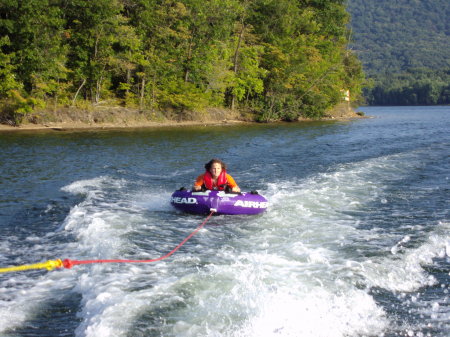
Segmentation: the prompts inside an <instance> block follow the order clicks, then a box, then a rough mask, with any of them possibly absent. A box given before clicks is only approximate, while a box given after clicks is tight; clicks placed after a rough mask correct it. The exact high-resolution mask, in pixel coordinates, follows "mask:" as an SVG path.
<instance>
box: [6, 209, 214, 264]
mask: <svg viewBox="0 0 450 337" xmlns="http://www.w3.org/2000/svg"><path fill="white" fill-rule="evenodd" d="M214 212H215V210H213V209H211V213H210V214H209V215H208V217H207V218H206V219H205V220H204V221H203V222H202V223H201V224H200V225H199V226H198V227H197V228H196V229H195V230H194V231H193V232H192V233H191V234H189V235H188V236H187V237H186V238H185V239H184V240H183V241H181V243H180V244H179V245H178V246H176V247H175V248H174V249H172V250H171V251H170V252H169V253H167V254H166V255H164V256H161V257H158V258H157V259H151V260H81V261H78V260H69V259H65V260H62V261H61V260H60V259H57V260H49V261H47V262H43V263H35V264H30V265H23V266H15V267H7V268H0V273H7V272H14V271H24V270H30V269H47V270H53V269H55V268H61V267H64V268H67V269H70V268H72V267H73V266H76V265H78V264H93V263H150V262H157V261H161V260H164V259H166V258H168V257H169V256H170V255H172V254H173V253H175V252H176V251H177V250H178V249H180V247H181V246H182V245H184V244H185V243H186V242H187V241H188V240H189V239H190V238H191V237H193V236H194V235H195V234H196V233H197V232H198V231H199V230H200V229H202V228H203V226H205V224H206V222H207V221H208V220H209V219H210V218H211V216H212V215H213V214H214Z"/></svg>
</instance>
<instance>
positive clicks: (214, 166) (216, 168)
mask: <svg viewBox="0 0 450 337" xmlns="http://www.w3.org/2000/svg"><path fill="white" fill-rule="evenodd" d="M205 169H206V171H208V172H209V173H211V175H212V176H213V177H214V178H217V177H218V176H219V175H220V173H222V171H226V169H227V165H225V163H224V162H223V161H221V160H220V159H211V160H210V161H209V162H207V163H206V164H205Z"/></svg>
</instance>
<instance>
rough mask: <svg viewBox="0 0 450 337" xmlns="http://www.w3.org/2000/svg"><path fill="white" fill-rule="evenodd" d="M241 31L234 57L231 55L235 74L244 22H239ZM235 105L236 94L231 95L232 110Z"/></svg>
mask: <svg viewBox="0 0 450 337" xmlns="http://www.w3.org/2000/svg"><path fill="white" fill-rule="evenodd" d="M241 24H242V25H241V31H240V33H239V38H238V44H237V46H236V50H235V51H234V57H233V71H234V74H237V72H238V58H239V49H240V48H241V43H242V38H243V37H244V31H245V25H244V23H241ZM235 105H236V95H235V94H232V95H231V110H234V108H235Z"/></svg>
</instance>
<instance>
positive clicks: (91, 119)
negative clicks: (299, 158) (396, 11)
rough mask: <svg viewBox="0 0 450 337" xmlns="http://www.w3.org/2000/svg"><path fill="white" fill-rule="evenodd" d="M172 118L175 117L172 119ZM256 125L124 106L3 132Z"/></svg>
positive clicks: (345, 110) (46, 116) (212, 113)
mask: <svg viewBox="0 0 450 337" xmlns="http://www.w3.org/2000/svg"><path fill="white" fill-rule="evenodd" d="M171 117H172V118H171ZM364 117H365V116H364V114H363V113H360V112H357V111H355V110H354V109H353V108H351V107H350V106H349V105H347V104H344V103H343V104H340V105H338V106H336V107H335V108H334V109H332V110H330V111H327V112H326V113H325V114H324V117H323V118H320V119H308V118H299V119H298V122H310V121H317V120H321V121H325V120H341V121H342V120H351V119H358V118H364ZM244 123H258V122H255V121H254V120H253V119H252V118H251V116H249V115H245V114H243V113H242V112H232V111H230V110H226V109H209V110H208V111H206V112H203V113H186V114H183V115H182V118H180V116H176V118H175V116H171V114H170V113H168V114H167V113H166V114H165V115H162V114H160V113H159V114H158V113H149V112H140V111H138V110H134V109H127V108H123V107H104V108H102V107H96V108H95V109H89V110H85V109H77V108H64V109H59V110H57V111H42V112H40V113H37V114H36V115H35V116H34V117H33V119H31V120H27V121H25V122H23V123H22V124H21V125H20V126H11V125H5V124H0V132H2V131H42V130H49V131H52V130H53V131H83V130H84V131H91V130H102V129H105V130H110V129H111V130H113V129H137V128H156V127H182V126H200V125H204V126H207V125H211V126H212V125H236V124H244Z"/></svg>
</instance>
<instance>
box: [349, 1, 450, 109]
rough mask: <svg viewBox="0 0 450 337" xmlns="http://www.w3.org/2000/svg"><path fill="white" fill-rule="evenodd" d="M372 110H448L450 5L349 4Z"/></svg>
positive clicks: (353, 36) (449, 2)
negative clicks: (408, 107) (395, 107)
mask: <svg viewBox="0 0 450 337" xmlns="http://www.w3.org/2000/svg"><path fill="white" fill-rule="evenodd" d="M348 10H349V12H350V13H351V16H352V20H351V27H352V39H353V45H352V48H353V49H354V50H355V51H356V53H357V55H358V56H359V58H360V59H361V60H362V62H363V64H364V69H365V71H366V74H367V76H368V77H370V78H372V79H373V81H374V83H373V87H372V88H369V89H367V90H366V98H367V101H368V103H369V104H379V105H387V104H393V105H396V104H399V105H416V104H426V105H427V104H450V56H449V55H450V19H449V18H450V1H448V0H396V1H392V0H349V1H348Z"/></svg>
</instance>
